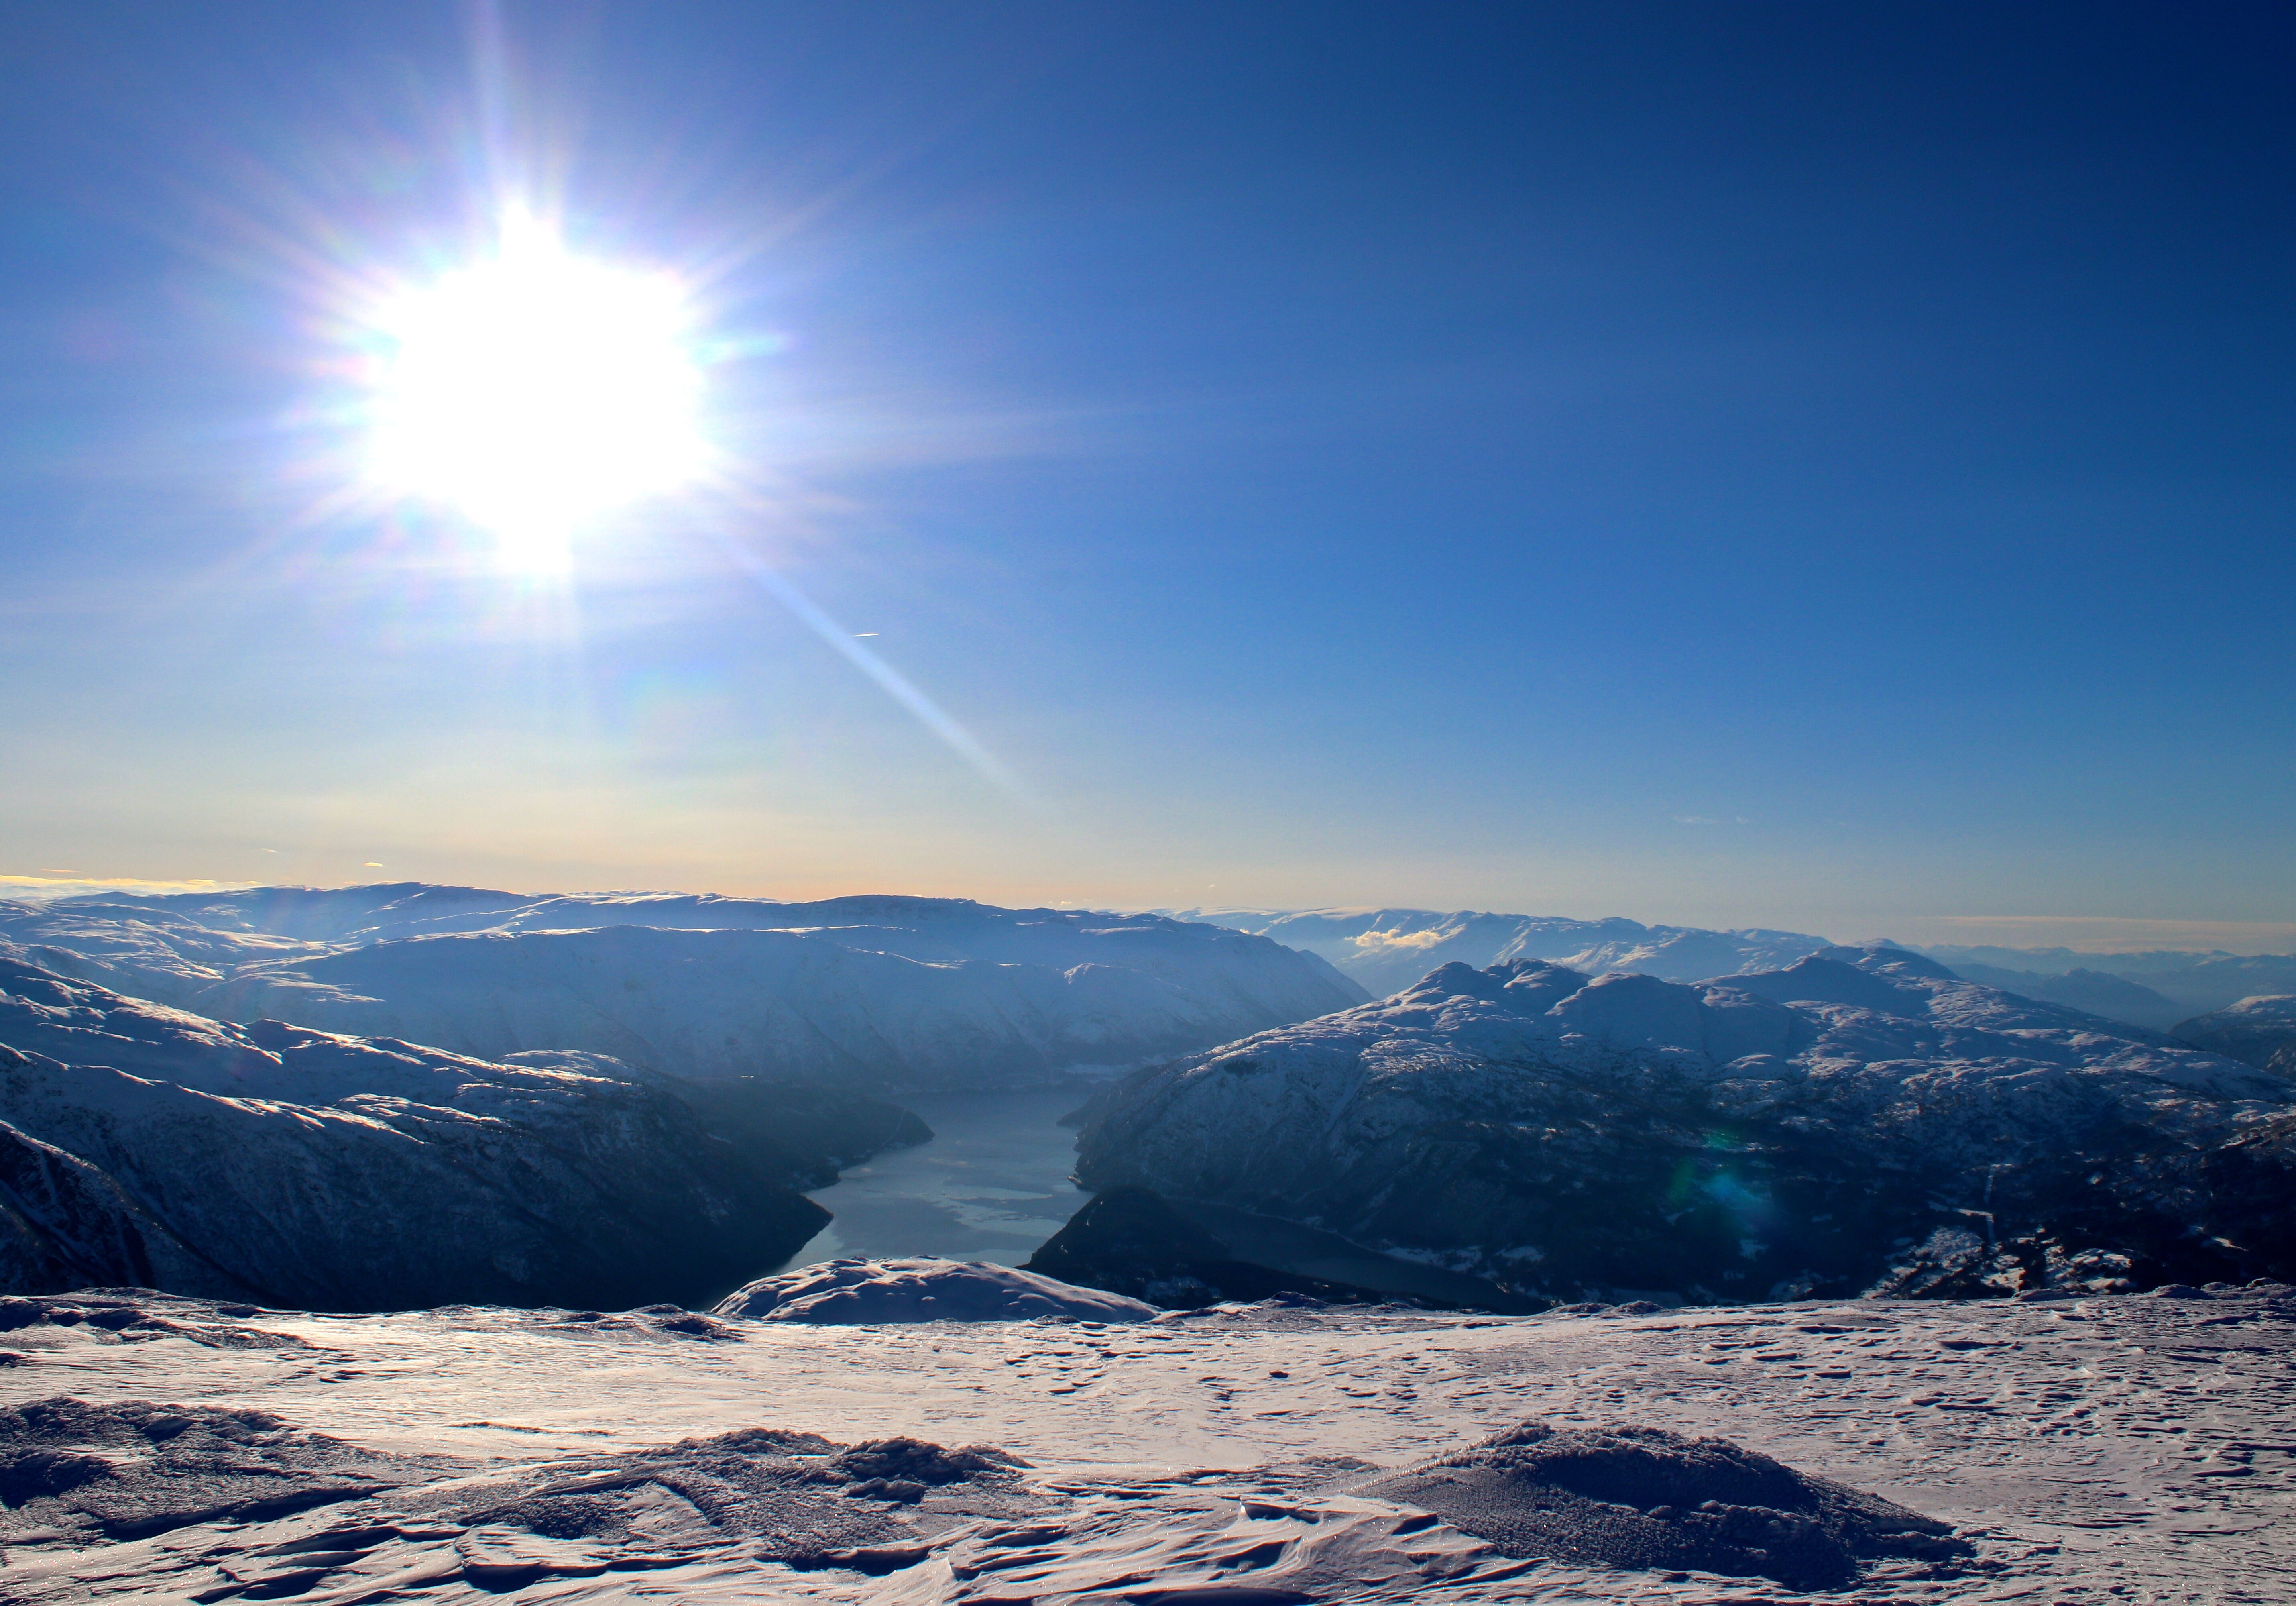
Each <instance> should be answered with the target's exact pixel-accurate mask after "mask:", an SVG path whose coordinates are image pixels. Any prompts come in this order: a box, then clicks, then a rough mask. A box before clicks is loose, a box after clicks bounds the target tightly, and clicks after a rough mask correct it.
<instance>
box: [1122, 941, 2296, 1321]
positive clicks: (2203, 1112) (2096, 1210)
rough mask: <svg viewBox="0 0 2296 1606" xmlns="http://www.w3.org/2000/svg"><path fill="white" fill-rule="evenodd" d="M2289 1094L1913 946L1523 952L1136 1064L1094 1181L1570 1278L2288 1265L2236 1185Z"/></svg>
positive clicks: (1986, 1288)
mask: <svg viewBox="0 0 2296 1606" xmlns="http://www.w3.org/2000/svg"><path fill="white" fill-rule="evenodd" d="M2148 1035H2149V1034H2148ZM2292 1111H2296V1084H2292V1083H2290V1082H2289V1081H2288V1080H2287V1079H2286V1078H2284V1077H2281V1076H2278V1075H2272V1074H2269V1073H2267V1072H2264V1071H2260V1070H2258V1069H2255V1068H2253V1067H2248V1066H2243V1065H2241V1064H2238V1063H2236V1062H2235V1061H2232V1060H2229V1059H2226V1058H2220V1057H2218V1056H2215V1055H2209V1054H2203V1053H2200V1052H2196V1051H2194V1050H2189V1049H2184V1048H2178V1047H2172V1046H2166V1045H2163V1044H2161V1042H2159V1041H2158V1040H2151V1041H2139V1040H2138V1039H2136V1038H2132V1037H2130V1036H2127V1035H2122V1034H2120V1033H2118V1032H2117V1031H2116V1030H2115V1029H2114V1028H2113V1027H2112V1025H2111V1024H2110V1023H2108V1022H2105V1021H2102V1020H2099V1019H2097V1018H2096V1017H2093V1016H2087V1015H2082V1014H2079V1013H2078V1012H2076V1011H2072V1010H2068V1009H2059V1008H2054V1007H2052V1006H2048V1005H2044V1004H2039V1003H2035V1002H2032V1001H2027V1000H2024V999H2021V998H2017V997H2014V996H2012V995H2009V994H2006V993H2002V992H1996V991H1994V990H1992V989H1989V988H1985V987H1980V986H1978V985H1975V984H1971V983H1967V982H1964V981H1961V980H1960V979H1958V978H1957V977H1955V976H1953V975H1952V974H1951V973H1950V972H1949V971H1948V970H1946V969H1945V968H1944V967H1942V966H1939V965H1937V964H1936V963H1934V962H1933V961H1931V960H1927V959H1922V958H1920V957H1919V956H1916V955H1914V954H1911V953H1908V952H1907V951H1903V950H1898V949H1893V948H1889V947H1884V946H1876V947H1874V948H1871V949H1866V950H1857V949H1833V950H1829V951H1826V952H1825V953H1824V954H1822V955H1818V956H1813V957H1811V958H1808V959H1802V960H1800V961H1799V962H1798V963H1796V964H1794V965H1792V966H1791V967H1789V968H1785V969H1784V970H1778V971H1770V972H1764V973H1756V974H1751V975H1743V976H1730V977H1726V978H1723V979H1722V980H1719V981H1714V982H1708V983H1705V984H1700V985H1697V986H1685V985H1677V984H1672V983H1668V982H1664V981H1661V980H1660V979H1658V978H1657V977H1654V976H1635V975H1625V974H1612V975H1608V976H1600V977H1590V976H1586V975H1584V974H1582V973H1579V972H1575V971H1571V970H1569V969H1565V968H1562V967H1558V966H1554V965H1546V964H1541V963H1538V962H1536V961H1529V960H1517V961H1513V962H1511V963H1508V964H1503V965H1497V966H1492V967H1489V968H1486V969H1482V970H1475V969H1472V968H1468V967H1466V966H1464V965H1449V966H1445V967H1443V968H1440V969H1439V970H1437V971H1435V972H1433V973H1431V974H1430V975H1429V976H1426V977H1425V978H1424V979H1423V981H1422V982H1421V983H1420V984H1419V985H1418V986H1416V987H1415V988H1413V989H1411V990H1409V991H1407V992H1404V993H1401V994H1398V996H1396V997H1394V998H1391V999H1389V1000H1386V1001H1382V1002H1380V1003H1375V1004H1371V1005H1366V1006H1364V1007H1362V1008H1359V1009H1352V1010H1348V1011H1345V1012H1342V1013H1341V1014H1338V1015H1334V1016H1331V1017H1326V1018H1324V1019H1323V1020H1318V1021H1311V1022H1308V1023H1306V1024H1304V1025H1298V1026H1293V1027H1288V1028H1285V1029H1283V1030H1281V1031H1277V1032H1272V1033H1265V1034H1260V1035H1259V1036H1257V1037H1254V1038H1251V1039H1247V1040H1244V1041H1242V1042H1236V1043H1233V1044H1230V1045H1228V1046H1226V1048H1223V1049H1218V1050H1212V1051H1210V1052H1209V1053H1205V1054H1201V1055H1197V1056H1193V1057H1192V1058H1188V1059H1185V1060H1182V1061H1179V1062H1177V1063H1176V1064H1173V1065H1170V1066H1166V1067H1156V1068H1153V1069H1152V1070H1148V1071H1144V1072H1141V1073H1138V1074H1136V1075H1134V1076H1132V1077H1130V1078H1128V1079H1127V1080H1126V1081H1125V1082H1124V1083H1122V1084H1121V1085H1120V1086H1119V1087H1117V1088H1115V1089H1112V1090H1111V1091H1109V1092H1108V1093H1107V1094H1105V1095H1104V1096H1103V1098H1102V1099H1099V1100H1097V1101H1096V1102H1095V1107H1094V1108H1093V1109H1092V1110H1091V1111H1090V1112H1089V1115H1088V1117H1087V1125H1086V1128H1085V1131H1084V1132H1083V1133H1082V1135H1081V1136H1080V1138H1079V1141H1078V1147H1079V1150H1080V1157H1079V1164H1078V1176H1079V1177H1080V1179H1081V1180H1083V1181H1084V1182H1086V1183H1087V1185H1090V1186H1094V1187H1110V1186H1115V1185H1118V1184H1121V1183H1136V1184H1139V1185H1142V1186H1145V1187H1150V1188H1153V1189H1156V1190H1159V1191H1161V1192H1164V1193H1167V1194H1169V1195H1174V1196H1177V1197H1183V1198H1210V1199H1214V1200H1218V1201H1221V1202H1224V1203H1226V1204H1231V1205H1234V1206H1238V1207H1244V1208H1248V1209H1255V1210H1260V1211H1264V1212H1267V1213H1268V1214H1272V1215H1285V1216H1290V1217H1292V1218H1293V1219H1298V1220H1304V1221H1308V1222H1312V1223H1316V1224H1317V1225H1320V1226H1324V1227H1325V1228H1328V1229H1330V1230H1333V1231H1340V1232H1343V1233H1346V1234H1348V1235H1349V1236H1350V1237H1353V1238H1355V1239H1357V1240H1358V1241H1361V1242H1364V1243H1365V1244H1368V1245H1372V1246H1374V1247H1379V1248H1388V1249H1389V1250H1390V1252H1399V1253H1406V1254H1410V1253H1415V1254H1418V1255H1422V1256H1426V1257H1428V1258H1430V1259H1432V1260H1435V1261H1437V1262H1439V1264H1447V1265H1449V1266H1451V1267H1453V1268H1454V1269H1456V1270H1461V1271H1468V1270H1472V1271H1475V1272H1478V1273H1480V1274H1481V1275H1485V1276H1489V1277H1492V1278H1494V1279H1495V1280H1497V1281H1504V1282H1505V1283H1507V1284H1509V1285H1510V1286H1512V1287H1513V1288H1515V1289H1519V1290H1521V1291H1523V1292H1526V1293H1538V1294H1543V1295H1546V1296H1549V1297H1579V1296H1580V1295H1581V1294H1582V1293H1583V1292H1585V1291H1587V1290H1591V1289H1613V1290H1643V1291H1650V1292H1664V1293H1670V1294H1677V1295H1680V1296H1682V1297H1688V1298H1693V1299H1702V1298H1714V1297H1738V1298H1743V1297H1759V1296H1761V1295H1763V1294H1764V1293H1766V1292H1775V1293H1776V1294H1778V1295H1779V1296H1780V1297H1784V1295H1786V1294H1790V1293H1792V1292H1793V1291H1794V1290H1795V1289H1805V1290H1807V1289H1821V1290H1832V1291H1854V1290H1856V1289H1863V1288H1866V1287H1869V1286H1874V1285H1876V1284H1880V1285H1884V1286H1887V1287H1889V1288H1890V1289H1894V1290H1896V1291H1898V1292H1923V1291H1931V1290H1936V1289H1944V1288H1948V1287H1951V1288H1956V1289H1963V1290H1964V1291H1972V1292H1980V1293H1982V1292H2003V1291H2009V1290H2013V1289H2017V1288H2020V1287H2025V1286H2031V1285H2034V1284H2038V1283H2040V1282H2044V1281H2062V1282H2068V1283H2085V1282H2087V1281H2105V1282H2110V1281H2115V1280H2134V1281H2169V1280H2193V1281H2205V1280H2207V1278H2209V1277H2213V1276H2223V1275H2231V1274H2234V1273H2235V1272H2240V1273H2241V1274H2249V1273H2248V1272H2245V1271H2243V1268H2247V1267H2253V1268H2254V1269H2256V1270H2259V1271H2260V1270H2264V1269H2267V1268H2270V1267H2279V1266H2291V1265H2296V1242H2291V1241H2289V1237H2288V1233H2287V1232H2286V1231H2285V1230H2284V1227H2283V1226H2282V1225H2281V1224H2279V1222H2278V1218H2276V1217H2272V1216H2270V1215H2269V1213H2268V1212H2259V1209H2257V1208H2256V1207H2253V1206H2252V1204H2251V1203H2247V1202H2243V1201H2252V1200H2253V1199H2255V1198H2263V1197H2267V1196H2268V1195H2269V1194H2270V1193H2271V1191H2272V1190H2271V1188H2270V1187H2269V1186H2267V1185H2266V1183H2265V1182H2263V1181H2259V1179H2267V1180H2268V1179H2269V1178H2270V1177H2273V1176H2278V1177H2279V1178H2280V1186H2281V1188H2282V1190H2283V1192H2285V1190H2286V1187H2287V1184H2289V1183H2291V1182H2296V1172H2292V1171H2289V1170H2288V1169H2287V1165H2286V1161H2285V1158H2284V1150H2285V1145H2284V1143H2281V1142H2280V1141H2278V1140H2276V1139H2274V1138H2273V1137H2272V1136H2271V1135H2270V1134H2272V1133H2273V1132H2276V1131H2277V1130H2278V1123H2280V1122H2282V1121H2285V1120H2288V1119H2290V1118H2291V1113H2292ZM2243 1143H2245V1144H2246V1147H2242V1145H2243ZM2227 1168H2229V1169H2227Z"/></svg>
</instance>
